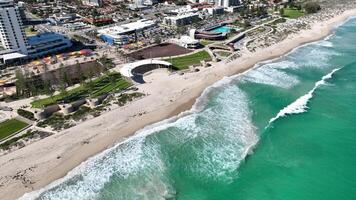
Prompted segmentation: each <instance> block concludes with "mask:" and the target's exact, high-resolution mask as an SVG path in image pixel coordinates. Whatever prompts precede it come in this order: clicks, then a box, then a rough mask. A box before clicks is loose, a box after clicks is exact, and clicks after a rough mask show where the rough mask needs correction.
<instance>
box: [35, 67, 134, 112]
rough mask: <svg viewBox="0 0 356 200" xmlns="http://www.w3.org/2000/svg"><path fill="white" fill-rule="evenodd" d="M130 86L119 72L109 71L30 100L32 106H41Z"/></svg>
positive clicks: (115, 90)
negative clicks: (76, 84) (76, 85)
mask: <svg viewBox="0 0 356 200" xmlns="http://www.w3.org/2000/svg"><path fill="white" fill-rule="evenodd" d="M130 86H131V83H129V82H127V81H126V80H125V79H123V78H122V76H121V74H120V73H110V74H107V75H104V76H103V77H100V78H98V79H96V80H91V79H90V80H89V81H87V82H84V83H83V84H81V85H80V86H79V87H77V88H74V89H72V90H69V91H66V90H64V91H61V92H60V93H59V94H57V95H51V96H50V97H47V98H44V99H39V100H35V101H33V102H31V105H32V107H33V108H43V107H46V106H49V105H52V104H56V103H60V102H61V103H70V102H73V101H77V100H80V99H83V98H86V97H94V98H95V97H98V96H101V95H103V94H107V93H110V92H118V91H121V90H124V89H126V88H128V87H130Z"/></svg>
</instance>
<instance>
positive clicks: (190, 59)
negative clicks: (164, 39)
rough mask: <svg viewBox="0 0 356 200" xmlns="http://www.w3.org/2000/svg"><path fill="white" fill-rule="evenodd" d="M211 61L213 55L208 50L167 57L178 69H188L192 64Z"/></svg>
mask: <svg viewBox="0 0 356 200" xmlns="http://www.w3.org/2000/svg"><path fill="white" fill-rule="evenodd" d="M202 60H205V61H210V60H211V57H210V55H209V53H208V52H206V51H199V52H197V53H194V54H190V55H186V56H180V57H176V58H171V59H166V60H165V61H167V62H170V63H171V64H172V65H173V66H174V67H176V68H177V69H178V70H182V69H188V67H189V66H191V65H197V64H200V61H202Z"/></svg>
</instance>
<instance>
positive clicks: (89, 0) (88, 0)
mask: <svg viewBox="0 0 356 200" xmlns="http://www.w3.org/2000/svg"><path fill="white" fill-rule="evenodd" d="M82 3H83V4H84V5H87V6H95V7H100V6H102V5H103V1H102V0H82Z"/></svg>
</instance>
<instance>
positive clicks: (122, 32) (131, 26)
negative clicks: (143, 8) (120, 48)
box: [98, 19, 156, 45]
mask: <svg viewBox="0 0 356 200" xmlns="http://www.w3.org/2000/svg"><path fill="white" fill-rule="evenodd" d="M154 26H156V22H155V21H153V20H147V19H143V20H138V21H136V22H132V23H128V24H123V25H119V26H112V27H108V28H104V29H101V30H98V33H99V35H100V38H101V39H103V40H104V41H105V42H107V43H109V44H112V45H113V44H127V43H128V42H129V37H128V35H130V34H133V33H137V32H139V31H144V30H145V29H148V28H151V27H154Z"/></svg>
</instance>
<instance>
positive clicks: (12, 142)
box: [0, 130, 52, 150]
mask: <svg viewBox="0 0 356 200" xmlns="http://www.w3.org/2000/svg"><path fill="white" fill-rule="evenodd" d="M50 135H52V134H51V133H48V132H43V131H37V130H28V131H27V132H26V133H25V134H23V135H20V136H16V137H13V138H11V139H9V140H7V141H6V142H4V143H1V144H0V149H3V150H8V149H10V148H11V147H12V146H19V147H20V148H21V147H23V146H24V144H23V143H21V142H20V140H30V139H33V138H39V139H42V138H45V137H48V136H50Z"/></svg>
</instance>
